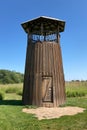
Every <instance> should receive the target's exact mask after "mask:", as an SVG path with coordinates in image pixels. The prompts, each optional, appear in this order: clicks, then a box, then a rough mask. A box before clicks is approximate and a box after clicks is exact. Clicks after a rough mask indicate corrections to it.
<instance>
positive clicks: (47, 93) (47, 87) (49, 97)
mask: <svg viewBox="0 0 87 130" xmlns="http://www.w3.org/2000/svg"><path fill="white" fill-rule="evenodd" d="M42 102H51V103H52V102H53V86H52V77H42Z"/></svg>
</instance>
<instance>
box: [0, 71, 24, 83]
mask: <svg viewBox="0 0 87 130" xmlns="http://www.w3.org/2000/svg"><path fill="white" fill-rule="evenodd" d="M23 80H24V75H23V74H22V73H19V72H15V71H10V70H0V84H10V83H11V84H13V83H22V82H23Z"/></svg>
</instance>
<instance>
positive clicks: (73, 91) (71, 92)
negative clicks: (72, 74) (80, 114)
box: [66, 82, 87, 97]
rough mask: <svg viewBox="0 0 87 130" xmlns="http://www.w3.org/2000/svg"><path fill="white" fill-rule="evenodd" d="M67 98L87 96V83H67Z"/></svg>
mask: <svg viewBox="0 0 87 130" xmlns="http://www.w3.org/2000/svg"><path fill="white" fill-rule="evenodd" d="M66 95H67V97H83V96H86V95H87V82H66Z"/></svg>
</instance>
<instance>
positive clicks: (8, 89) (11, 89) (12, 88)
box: [5, 87, 18, 93]
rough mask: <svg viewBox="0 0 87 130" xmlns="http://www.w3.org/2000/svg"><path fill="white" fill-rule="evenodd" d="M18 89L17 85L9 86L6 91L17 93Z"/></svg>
mask: <svg viewBox="0 0 87 130" xmlns="http://www.w3.org/2000/svg"><path fill="white" fill-rule="evenodd" d="M17 91H18V89H17V88H16V87H9V88H7V89H6V90H5V92H6V93H16V92H17Z"/></svg>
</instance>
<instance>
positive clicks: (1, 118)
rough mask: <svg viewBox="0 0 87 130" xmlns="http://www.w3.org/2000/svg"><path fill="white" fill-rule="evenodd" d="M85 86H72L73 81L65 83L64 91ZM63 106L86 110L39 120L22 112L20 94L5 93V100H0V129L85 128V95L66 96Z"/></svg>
mask: <svg viewBox="0 0 87 130" xmlns="http://www.w3.org/2000/svg"><path fill="white" fill-rule="evenodd" d="M66 85H67V84H66ZM7 86H8V85H7ZM11 86H12V87H13V86H16V87H18V89H19V88H20V89H19V90H21V89H22V84H19V85H16V84H15V85H10V87H11ZM5 87H6V86H4V88H0V91H1V90H2V91H4V90H5V89H7V87H6V88H5ZM69 87H70V88H69ZM77 87H80V88H79V89H78V88H77ZM81 87H82V88H81ZM85 87H87V86H84V85H83V86H82V85H81V84H79V86H78V85H77V84H76V86H75V85H74V88H73V83H71V84H69V85H67V87H66V91H67V90H68V91H75V90H76V91H77V90H78V91H79V90H81V91H83V90H84V91H87V88H85ZM71 88H72V89H71ZM3 89H4V90H3ZM64 106H79V107H83V108H85V109H86V110H85V111H84V112H83V113H79V114H76V115H73V116H62V117H60V118H58V119H49V120H47V119H44V120H41V121H39V120H38V119H37V118H36V117H34V115H32V114H26V113H23V112H22V109H23V108H25V107H26V106H23V105H22V101H21V96H20V95H18V94H17V93H16V92H15V93H5V100H2V101H1V100H0V130H87V96H86V95H85V96H83V97H70V98H67V99H66V103H65V104H64ZM28 107H29V106H28ZM30 108H31V106H30Z"/></svg>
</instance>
